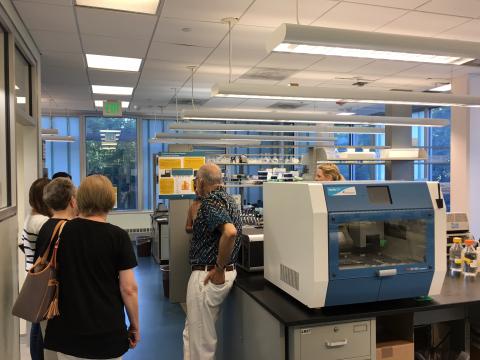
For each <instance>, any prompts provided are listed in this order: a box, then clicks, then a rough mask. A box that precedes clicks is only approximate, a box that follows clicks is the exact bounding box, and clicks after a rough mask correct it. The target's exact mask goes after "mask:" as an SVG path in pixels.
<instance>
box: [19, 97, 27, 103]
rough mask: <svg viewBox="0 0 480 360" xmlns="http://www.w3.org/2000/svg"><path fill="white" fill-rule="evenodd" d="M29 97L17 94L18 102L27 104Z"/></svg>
mask: <svg viewBox="0 0 480 360" xmlns="http://www.w3.org/2000/svg"><path fill="white" fill-rule="evenodd" d="M26 103H27V98H26V97H25V96H17V104H26Z"/></svg>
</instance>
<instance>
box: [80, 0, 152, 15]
mask: <svg viewBox="0 0 480 360" xmlns="http://www.w3.org/2000/svg"><path fill="white" fill-rule="evenodd" d="M76 3H77V5H78V6H88V7H96V8H103V9H112V10H120V11H129V12H136V13H144V14H156V13H157V8H158V3H159V0H77V1H76Z"/></svg>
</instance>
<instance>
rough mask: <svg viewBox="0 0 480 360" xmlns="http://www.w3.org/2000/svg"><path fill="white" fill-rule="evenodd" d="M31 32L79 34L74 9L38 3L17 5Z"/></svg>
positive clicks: (20, 3) (18, 3)
mask: <svg viewBox="0 0 480 360" xmlns="http://www.w3.org/2000/svg"><path fill="white" fill-rule="evenodd" d="M15 6H16V7H17V10H18V12H19V13H20V16H21V18H22V20H23V21H24V22H25V24H26V25H27V27H28V29H29V30H49V31H64V32H72V33H73V32H77V28H76V26H75V16H74V12H73V7H67V6H55V5H49V4H43V3H37V2H17V3H15Z"/></svg>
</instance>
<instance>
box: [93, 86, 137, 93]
mask: <svg viewBox="0 0 480 360" xmlns="http://www.w3.org/2000/svg"><path fill="white" fill-rule="evenodd" d="M92 92H93V93H94V94H105V95H132V93H133V87H130V86H106V85H92Z"/></svg>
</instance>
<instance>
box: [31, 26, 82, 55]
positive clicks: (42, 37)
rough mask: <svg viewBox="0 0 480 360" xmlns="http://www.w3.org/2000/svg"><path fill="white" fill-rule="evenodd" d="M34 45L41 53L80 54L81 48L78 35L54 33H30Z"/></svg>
mask: <svg viewBox="0 0 480 360" xmlns="http://www.w3.org/2000/svg"><path fill="white" fill-rule="evenodd" d="M30 33H31V34H32V36H33V39H34V40H35V43H36V44H37V45H38V47H39V48H40V51H41V52H42V53H43V52H49V51H53V52H65V53H75V54H81V53H82V48H81V46H80V40H79V38H78V34H76V33H75V34H74V33H65V32H54V31H39V30H35V31H30Z"/></svg>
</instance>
